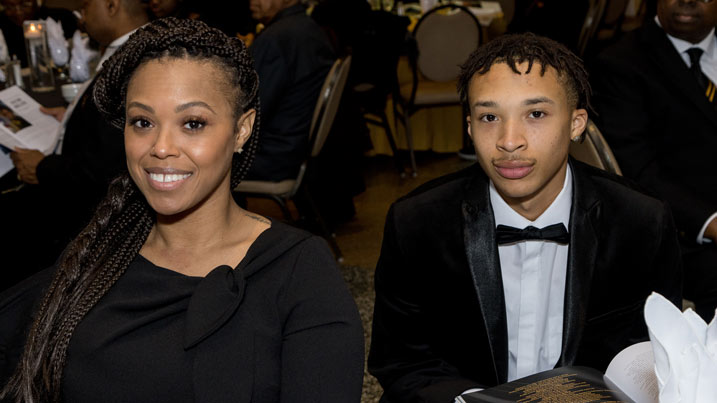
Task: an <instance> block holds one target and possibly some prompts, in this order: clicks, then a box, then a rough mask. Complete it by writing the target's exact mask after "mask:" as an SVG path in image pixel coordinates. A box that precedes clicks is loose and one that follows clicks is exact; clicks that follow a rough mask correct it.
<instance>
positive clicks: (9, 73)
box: [2, 55, 25, 88]
mask: <svg viewBox="0 0 717 403" xmlns="http://www.w3.org/2000/svg"><path fill="white" fill-rule="evenodd" d="M2 70H3V75H4V76H5V77H4V78H5V88H9V87H12V86H13V85H17V86H18V87H22V88H24V87H25V84H24V83H23V81H22V72H21V70H20V61H19V60H17V57H16V56H15V55H13V58H12V60H8V61H7V62H5V64H4V65H3V66H2Z"/></svg>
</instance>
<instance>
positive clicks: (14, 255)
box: [0, 0, 149, 290]
mask: <svg viewBox="0 0 717 403" xmlns="http://www.w3.org/2000/svg"><path fill="white" fill-rule="evenodd" d="M82 15H83V25H84V26H85V29H86V30H87V32H88V33H89V35H90V36H91V37H92V38H93V39H94V40H96V41H97V42H99V43H100V44H101V45H102V47H104V48H105V51H104V53H103V54H102V57H101V59H100V65H101V64H102V63H104V62H105V61H106V60H107V59H109V57H110V56H111V55H112V54H113V53H114V51H116V50H117V49H118V48H119V47H120V46H121V45H122V44H123V43H124V42H125V41H126V40H127V39H128V38H129V36H130V34H131V33H132V32H134V31H135V30H136V29H137V28H139V27H140V26H142V25H144V24H146V23H147V22H148V21H149V18H148V16H147V12H146V9H145V6H144V5H143V4H142V2H141V0H110V1H101V0H89V1H85V2H84V3H83V8H82ZM93 88H94V81H91V82H89V83H88V84H87V86H85V87H84V88H83V90H82V91H83V92H82V93H81V94H78V99H77V101H76V102H73V103H72V104H71V105H70V106H69V107H68V108H65V107H57V108H42V109H41V110H42V111H44V112H45V113H47V114H50V115H52V116H54V117H55V118H57V119H58V120H59V121H60V122H61V125H60V134H59V136H60V142H59V144H58V146H57V148H56V150H55V152H54V153H53V154H51V155H47V156H46V155H44V154H43V153H42V152H40V151H38V150H31V149H19V148H18V149H15V150H13V152H12V153H11V154H10V157H11V158H12V161H13V163H14V165H15V167H16V174H17V178H18V179H19V180H20V181H21V182H22V183H24V184H25V186H24V187H23V188H22V189H20V190H19V191H17V192H10V193H6V194H1V195H0V210H1V211H5V212H12V213H9V214H7V215H6V217H5V220H6V221H5V222H4V224H5V225H4V228H6V230H4V231H2V234H1V235H0V250H1V251H2V252H3V256H4V258H3V259H4V260H3V267H4V268H5V269H4V270H2V272H0V290H2V289H5V288H7V287H10V286H11V285H13V284H15V283H17V282H18V281H19V280H21V279H23V278H25V277H28V276H29V275H31V274H33V273H35V272H37V271H39V270H41V269H44V268H46V267H48V266H49V265H51V264H52V263H53V262H54V261H55V260H56V259H57V257H58V256H59V254H60V252H61V251H62V249H64V247H65V245H66V244H67V242H69V241H70V240H71V239H72V238H73V237H74V236H75V235H76V234H77V233H78V232H79V231H80V230H81V229H82V227H84V226H85V225H86V224H87V222H88V221H89V219H90V217H91V215H92V213H93V212H94V209H95V207H96V205H97V203H98V202H99V201H100V199H101V198H102V197H103V196H104V194H105V192H106V191H107V185H108V184H109V182H110V181H111V180H112V179H113V178H114V177H116V176H117V175H119V174H120V173H121V172H122V171H123V170H124V169H126V168H125V155H124V146H123V144H122V136H121V135H120V134H119V133H118V130H117V129H116V128H114V127H113V126H112V125H110V124H109V122H107V120H106V119H105V118H104V117H102V115H101V114H100V112H99V111H98V110H97V107H96V105H95V102H94V100H93V98H92V96H91V95H92V90H93ZM65 115H67V116H65Z"/></svg>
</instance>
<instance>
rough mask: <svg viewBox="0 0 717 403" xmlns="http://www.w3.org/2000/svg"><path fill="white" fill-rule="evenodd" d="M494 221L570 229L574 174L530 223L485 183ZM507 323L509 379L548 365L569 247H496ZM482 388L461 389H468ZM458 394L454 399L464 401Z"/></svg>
mask: <svg viewBox="0 0 717 403" xmlns="http://www.w3.org/2000/svg"><path fill="white" fill-rule="evenodd" d="M489 191H490V203H491V205H492V206H493V216H494V218H495V225H496V227H497V226H498V225H501V224H502V225H508V226H511V227H515V228H520V229H523V228H525V227H527V226H529V225H532V226H533V227H536V228H544V227H547V226H549V225H553V224H559V223H562V224H563V225H565V228H566V229H568V228H570V226H569V224H570V208H571V207H572V205H573V200H572V197H573V176H572V174H571V170H570V165H568V167H567V170H566V172H565V181H564V182H563V189H562V190H561V191H560V193H558V196H557V197H556V198H555V200H553V203H551V204H550V206H549V207H548V208H547V209H546V210H545V211H544V212H543V214H541V215H540V217H538V218H537V219H535V221H530V220H528V219H526V218H525V217H523V216H521V215H520V214H518V213H516V212H515V210H513V209H512V208H511V207H510V206H509V205H508V203H506V202H505V200H503V198H502V197H500V194H498V191H497V190H496V189H495V185H493V182H492V181H491V182H490V188H489ZM498 257H499V259H500V271H501V276H502V277H503V295H504V297H505V310H506V312H505V314H506V320H507V322H508V382H510V381H514V380H516V379H519V378H522V377H525V376H528V375H532V374H535V373H538V372H541V371H545V370H548V369H553V368H554V367H555V364H557V363H558V359H559V358H560V353H561V350H562V344H563V308H564V305H565V303H564V299H565V279H566V276H567V269H568V245H560V244H557V243H555V242H549V241H540V240H537V241H521V242H516V243H512V244H505V245H499V246H498ZM480 390H483V389H481V388H473V389H468V390H466V391H464V392H463V393H461V395H464V394H467V393H473V392H478V391H480ZM461 395H459V396H456V398H455V399H454V403H465V400H464V399H463V397H462V396H461Z"/></svg>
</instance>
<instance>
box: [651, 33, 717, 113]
mask: <svg viewBox="0 0 717 403" xmlns="http://www.w3.org/2000/svg"><path fill="white" fill-rule="evenodd" d="M642 34H643V36H642V42H643V46H645V48H646V49H649V50H650V52H648V54H649V56H650V57H651V58H652V60H653V62H654V63H655V65H656V66H657V67H658V68H659V69H660V70H662V71H663V73H664V76H665V77H669V78H670V80H671V81H674V82H675V83H677V87H678V88H679V89H680V91H682V93H683V95H684V96H686V97H687V98H688V99H689V100H690V101H691V102H692V103H693V104H694V105H695V106H696V107H697V109H699V110H700V111H701V112H702V113H704V114H705V115H706V116H707V117H708V118H709V119H710V120H711V121H712V123H713V124H714V125H715V126H717V111H715V107H714V105H713V104H711V103H710V102H709V101H708V100H707V97H706V96H705V95H704V91H703V90H702V89H701V88H700V87H699V85H698V84H697V81H696V80H695V79H693V78H692V76H691V73H690V71H689V68H688V67H687V64H685V62H684V61H683V60H682V58H681V57H680V55H679V54H678V53H677V51H676V50H675V47H674V46H673V45H672V42H670V40H669V39H668V38H667V34H666V33H665V31H663V30H662V28H660V27H659V26H658V25H657V24H656V23H655V21H649V22H648V23H647V26H646V27H645V30H644V31H643V32H642Z"/></svg>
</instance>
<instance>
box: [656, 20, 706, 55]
mask: <svg viewBox="0 0 717 403" xmlns="http://www.w3.org/2000/svg"><path fill="white" fill-rule="evenodd" d="M655 22H656V23H657V26H659V27H660V28H662V24H660V20H659V19H658V18H657V16H655ZM665 34H666V35H667V39H669V40H670V42H672V45H673V46H674V47H675V49H677V52H678V53H680V54H682V53H685V52H687V49H690V48H700V49H702V51H703V52H704V56H707V57H708V58H710V59H712V58H713V56H714V55H713V51H714V48H715V29H714V28H712V30H711V31H710V33H709V34H707V36H705V37H704V39H702V40H701V41H700V42H698V43H690V42H688V41H686V40H684V39H680V38H675V37H674V36H672V35H670V34H668V33H667V32H666V31H665Z"/></svg>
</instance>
